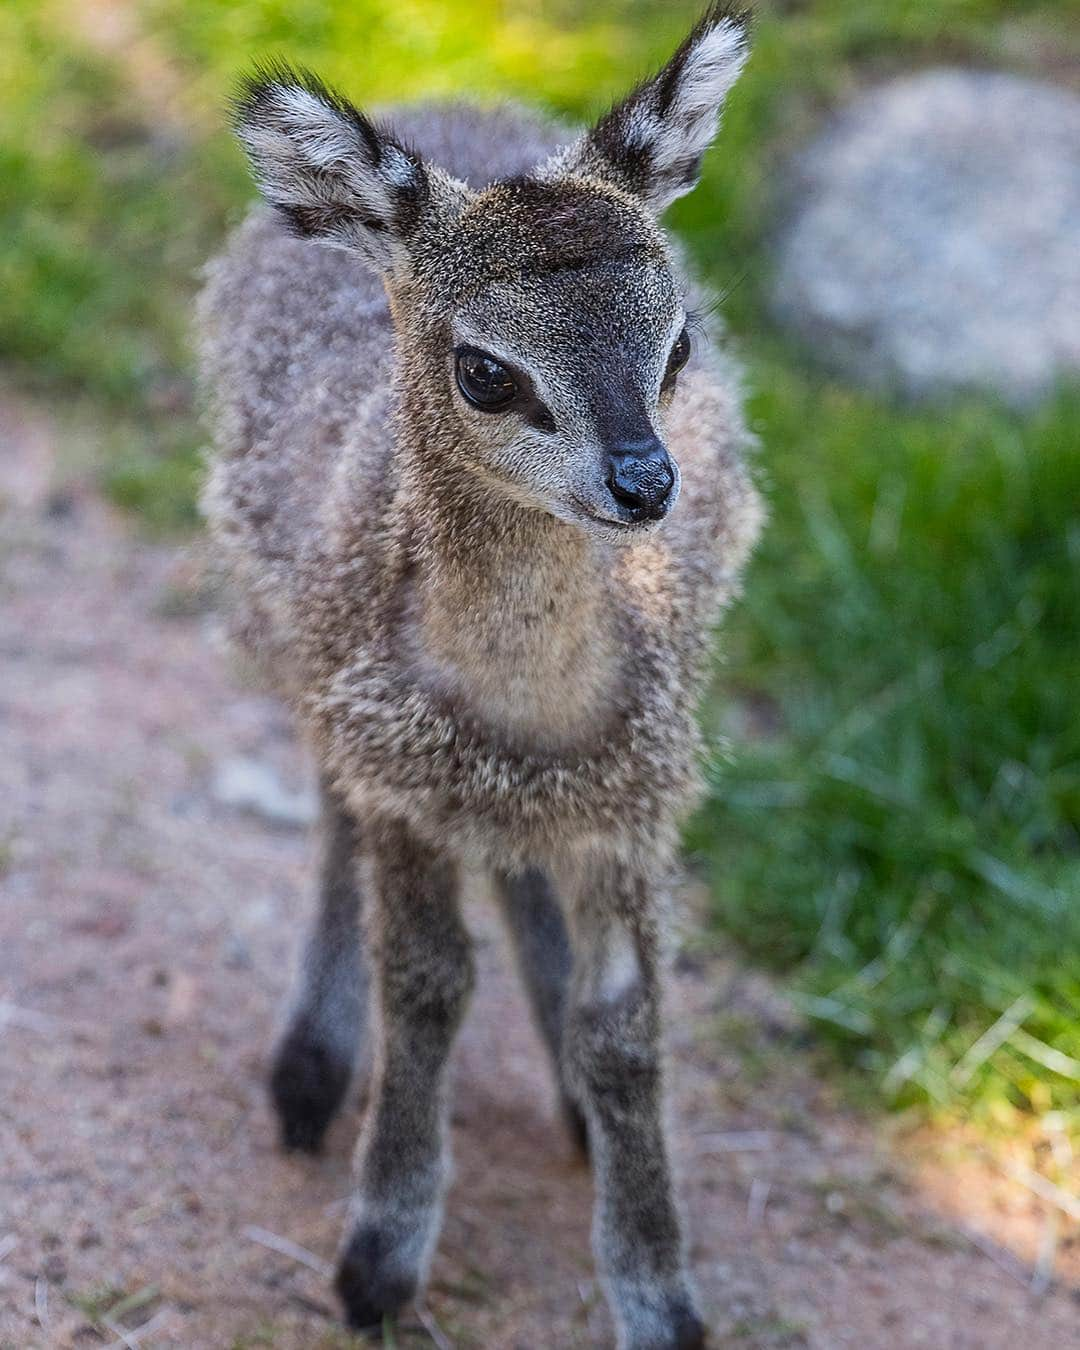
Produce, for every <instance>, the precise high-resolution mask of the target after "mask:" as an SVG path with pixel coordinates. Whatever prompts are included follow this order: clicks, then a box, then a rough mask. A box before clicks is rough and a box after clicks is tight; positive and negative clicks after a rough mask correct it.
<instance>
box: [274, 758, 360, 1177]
mask: <svg viewBox="0 0 1080 1350" xmlns="http://www.w3.org/2000/svg"><path fill="white" fill-rule="evenodd" d="M360 844H361V840H360V831H359V830H358V828H357V825H356V822H355V820H354V819H353V817H352V816H351V815H350V814H349V812H348V811H346V809H345V807H344V805H343V803H342V802H341V800H340V799H339V797H338V795H337V793H336V792H334V790H333V789H332V788H331V787H330V785H329V784H328V783H327V782H325V781H324V782H323V783H322V786H321V812H320V821H319V896H318V910H317V914H316V918H315V925H314V927H313V928H312V931H311V935H310V937H309V938H308V943H307V948H306V950H305V953H304V961H303V966H302V968H301V973H300V982H299V989H298V992H297V996H296V1000H295V1002H294V1004H293V1008H292V1012H291V1014H290V1016H289V1020H288V1024H287V1027H286V1030H285V1034H284V1035H283V1036H282V1038H281V1041H280V1042H279V1044H278V1047H277V1050H276V1052H275V1054H274V1067H273V1072H272V1074H271V1077H270V1091H271V1095H272V1097H273V1102H274V1107H275V1109H276V1111H277V1115H278V1123H279V1125H280V1129H281V1140H282V1143H283V1144H284V1145H285V1147H286V1148H289V1149H304V1150H307V1151H308V1152H313V1153H314V1152H317V1151H318V1150H319V1149H320V1148H321V1146H322V1141H323V1137H324V1136H325V1134H326V1130H327V1127H328V1126H329V1124H330V1122H331V1120H332V1119H333V1118H334V1115H335V1114H336V1113H337V1111H338V1109H339V1108H340V1106H341V1104H342V1102H343V1101H344V1100H345V1094H346V1091H347V1090H348V1086H349V1082H350V1080H351V1079H352V1076H353V1071H354V1068H355V1065H356V1060H357V1055H358V1052H359V1049H360V1047H361V1045H362V1043H363V1041H364V1039H365V1036H366V1027H367V1005H368V966H367V956H366V953H365V952H364V944H363V938H362V931H361V907H362V905H361V895H360V880H359V876H358V874H357V866H358V854H359V851H360Z"/></svg>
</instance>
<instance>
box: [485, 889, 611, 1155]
mask: <svg viewBox="0 0 1080 1350" xmlns="http://www.w3.org/2000/svg"><path fill="white" fill-rule="evenodd" d="M495 883H496V887H497V889H498V893H499V898H500V900H501V902H502V910H503V914H504V916H505V918H506V923H507V926H508V928H509V929H510V936H511V938H512V939H513V943H514V950H515V952H516V953H517V960H518V966H519V968H520V970H521V975H522V979H523V980H524V981H525V987H526V989H527V991H528V994H529V999H530V1001H531V1003H532V1009H533V1016H534V1018H535V1020H536V1025H537V1029H538V1030H539V1032H540V1034H541V1036H542V1037H543V1038H544V1042H545V1044H546V1045H547V1048H548V1051H549V1052H550V1054H551V1059H552V1063H553V1064H554V1067H555V1073H556V1076H557V1078H558V1081H559V1091H560V1096H561V1099H562V1108H563V1115H564V1116H565V1118H566V1122H567V1124H568V1126H569V1127H570V1131H571V1133H572V1135H573V1137H574V1142H575V1143H576V1144H577V1146H578V1148H579V1149H580V1150H581V1152H582V1153H587V1152H588V1136H587V1132H586V1128H585V1116H584V1114H583V1113H582V1110H581V1107H580V1106H578V1104H577V1102H576V1101H575V1100H574V1097H573V1094H572V1093H571V1092H570V1091H569V1089H568V1087H567V1085H566V1077H565V1073H564V1071H563V1058H562V1051H563V1032H564V1026H565V1022H566V1002H567V995H568V991H569V984H570V974H571V970H572V968H573V952H572V949H571V946H570V937H569V934H568V933H567V931H566V921H565V919H564V917H563V911H562V906H561V905H560V903H559V897H558V896H557V895H556V893H555V888H554V886H553V884H552V882H551V878H550V877H549V876H548V874H547V873H546V872H543V871H541V869H540V868H538V867H530V868H527V869H526V870H525V871H523V872H518V873H514V874H509V873H504V872H501V873H498V874H497V875H496V877H495Z"/></svg>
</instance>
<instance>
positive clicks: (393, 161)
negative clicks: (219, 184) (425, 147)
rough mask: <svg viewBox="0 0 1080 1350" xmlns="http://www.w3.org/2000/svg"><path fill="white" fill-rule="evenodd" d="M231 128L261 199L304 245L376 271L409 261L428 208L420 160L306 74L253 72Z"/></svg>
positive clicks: (279, 68) (278, 68)
mask: <svg viewBox="0 0 1080 1350" xmlns="http://www.w3.org/2000/svg"><path fill="white" fill-rule="evenodd" d="M233 125H234V128H235V130H236V134H237V136H238V138H239V140H240V142H241V143H242V145H243V146H244V149H245V150H246V151H247V153H248V158H249V159H250V160H251V164H252V168H253V170H254V173H255V177H256V180H257V182H258V185H259V189H260V191H261V192H262V194H263V196H264V197H265V198H266V200H267V201H268V202H269V203H270V204H271V205H272V206H274V207H276V208H277V209H278V211H280V212H281V214H282V215H283V216H284V217H285V218H286V219H287V220H288V222H289V224H290V225H291V226H292V228H293V229H294V230H295V231H296V232H297V233H298V234H300V235H304V236H307V237H311V238H316V239H322V240H325V241H326V242H327V243H330V244H335V245H337V246H338V247H339V248H346V249H351V250H353V251H355V252H357V253H359V254H360V255H361V256H362V257H363V258H364V259H365V261H367V262H368V263H369V264H371V265H372V266H373V267H375V268H377V269H379V270H381V271H393V270H395V269H397V268H398V267H399V266H401V265H402V263H403V262H404V260H405V258H406V255H407V248H406V245H407V241H408V238H409V236H410V235H411V234H412V232H413V231H414V230H415V228H416V225H417V223H418V221H419V219H420V216H421V214H422V212H423V209H424V207H425V205H426V203H427V198H428V177H427V172H426V170H425V168H424V165H423V163H422V162H421V160H420V159H419V157H418V156H417V155H415V154H413V153H412V152H411V151H409V150H408V149H407V148H406V147H405V146H404V145H402V144H400V143H399V142H398V141H397V140H396V139H395V137H394V136H393V135H392V133H390V132H389V131H387V130H386V129H384V128H381V127H379V126H377V125H376V124H375V123H374V122H372V121H370V120H369V119H368V118H367V117H365V116H364V114H363V113H361V112H360V111H359V109H357V108H355V107H353V105H352V104H351V103H350V102H349V101H348V100H347V99H346V98H344V97H342V95H341V94H339V93H337V92H335V91H334V90H332V89H330V88H329V87H328V86H327V85H325V84H324V83H323V82H322V80H320V79H319V78H318V76H316V75H313V74H312V73H311V72H310V71H307V70H302V69H296V68H293V67H292V66H288V65H285V64H284V63H274V64H271V65H265V66H260V67H257V68H256V69H255V70H254V71H253V72H252V74H251V75H250V76H248V77H247V78H246V79H245V80H244V81H243V82H242V84H241V86H240V88H239V90H238V92H237V95H236V97H235V99H234V101H233Z"/></svg>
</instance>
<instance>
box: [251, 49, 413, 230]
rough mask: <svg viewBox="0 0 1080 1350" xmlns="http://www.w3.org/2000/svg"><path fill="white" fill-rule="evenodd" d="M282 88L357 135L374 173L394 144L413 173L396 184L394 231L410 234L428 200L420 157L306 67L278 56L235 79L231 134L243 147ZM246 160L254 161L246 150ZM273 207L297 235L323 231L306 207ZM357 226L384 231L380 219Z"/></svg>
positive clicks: (365, 219)
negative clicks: (311, 101)
mask: <svg viewBox="0 0 1080 1350" xmlns="http://www.w3.org/2000/svg"><path fill="white" fill-rule="evenodd" d="M282 89H300V90H303V91H304V93H306V94H310V95H311V96H312V97H313V98H315V99H317V100H318V101H319V102H320V103H321V104H322V105H323V106H324V107H325V108H327V109H328V110H329V111H330V112H332V113H333V114H334V115H335V116H337V117H339V118H341V120H342V121H343V122H345V123H347V124H348V126H349V128H350V129H351V130H352V131H354V132H355V133H356V135H357V136H358V137H359V145H360V146H362V148H363V151H364V153H365V154H366V156H367V160H368V165H369V167H370V168H371V169H372V170H373V171H375V172H376V173H377V172H378V171H379V169H380V168H381V167H382V165H383V161H384V159H385V156H386V149H387V147H388V146H392V147H393V148H394V149H395V150H396V151H397V152H398V154H400V155H403V156H404V157H405V158H406V159H407V160H408V161H409V163H410V165H411V166H412V168H413V170H414V172H413V175H412V178H411V181H409V182H401V181H398V182H395V184H394V217H395V218H394V227H395V229H396V230H397V231H398V232H399V233H400V234H402V235H408V234H409V233H411V231H412V229H413V228H414V227H415V225H416V222H417V221H418V220H419V218H420V215H421V213H422V211H423V209H424V207H425V205H426V203H427V200H428V197H429V184H428V174H427V168H426V166H425V164H424V160H423V157H422V156H421V155H420V154H419V153H418V152H417V151H416V150H415V149H413V147H412V146H411V145H409V143H408V142H407V141H406V140H405V139H404V138H403V137H401V136H399V135H398V134H397V132H396V131H395V130H394V128H393V127H392V126H390V125H389V124H387V123H384V122H381V121H375V120H373V119H372V118H370V117H368V116H367V115H366V114H365V113H363V112H361V111H360V109H359V108H358V107H357V106H356V105H355V104H354V103H353V102H352V101H351V100H350V99H349V98H347V97H346V96H345V95H344V94H343V93H341V91H340V90H339V89H337V88H336V87H335V86H333V85H331V84H328V83H327V82H326V81H325V80H324V79H323V78H322V77H321V76H320V75H317V74H316V73H315V72H314V71H313V70H311V69H309V68H308V67H307V66H304V65H299V64H295V63H293V62H291V61H287V60H285V59H283V58H281V57H270V58H266V59H263V60H258V61H255V62H254V63H253V64H252V66H251V68H250V70H248V71H246V72H245V73H244V74H242V75H240V76H239V77H238V79H237V80H236V84H235V87H234V91H233V93H232V95H231V97H230V99H229V103H228V112H229V123H230V125H231V127H232V130H233V133H234V135H236V137H237V139H238V140H239V141H240V142H241V144H244V133H245V128H246V127H248V126H257V125H258V123H259V120H260V117H262V116H263V115H267V114H269V113H270V112H271V110H272V103H273V96H274V93H275V91H277V90H282ZM245 148H246V147H245ZM248 157H249V159H252V156H251V154H250V152H249V156H248ZM253 168H255V171H256V176H257V175H258V167H257V165H256V164H255V163H254V161H253ZM272 205H273V209H274V210H275V211H276V212H277V214H278V215H280V216H281V217H282V218H283V219H284V220H285V222H286V223H287V224H288V226H289V228H290V229H291V230H292V231H293V233H295V234H297V235H298V236H300V237H303V238H311V237H318V236H319V235H321V234H322V233H323V231H322V230H321V229H320V228H319V221H318V219H317V218H314V217H309V213H308V211H307V210H306V209H305V208H302V207H292V206H288V205H284V204H282V203H279V202H274V203H272ZM358 223H359V224H361V225H362V226H363V227H364V228H365V229H367V230H370V231H372V232H374V233H380V232H385V231H386V229H387V226H386V225H385V224H384V223H383V222H382V221H380V220H376V219H373V218H370V217H365V216H362V215H361V216H358Z"/></svg>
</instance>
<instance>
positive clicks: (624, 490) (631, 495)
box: [607, 459, 642, 506]
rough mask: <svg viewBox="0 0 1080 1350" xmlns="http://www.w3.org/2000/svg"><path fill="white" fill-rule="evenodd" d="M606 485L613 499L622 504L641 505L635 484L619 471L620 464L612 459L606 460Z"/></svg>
mask: <svg viewBox="0 0 1080 1350" xmlns="http://www.w3.org/2000/svg"><path fill="white" fill-rule="evenodd" d="M607 485H608V488H609V489H610V491H611V495H612V496H613V497H614V498H615V500H616V501H619V502H622V503H623V505H624V506H641V505H642V500H641V496H640V494H639V492H638V489H637V486H636V484H635V483H634V482H633V480H632V479H631V478H629V477H628V476H627V475H625V474H623V473H620V466H619V464H618V463H617V462H616V461H615V460H614V459H612V460H609V461H608V471H607Z"/></svg>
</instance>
